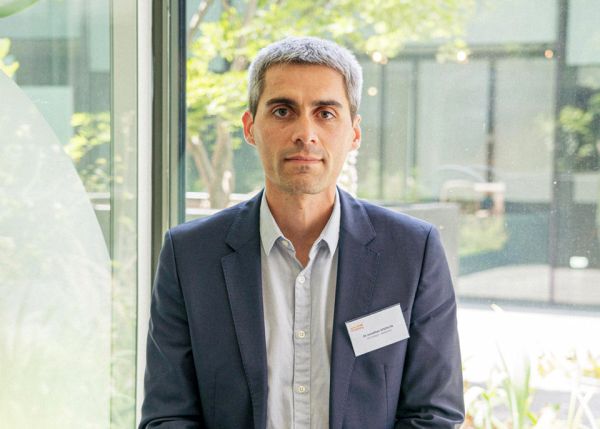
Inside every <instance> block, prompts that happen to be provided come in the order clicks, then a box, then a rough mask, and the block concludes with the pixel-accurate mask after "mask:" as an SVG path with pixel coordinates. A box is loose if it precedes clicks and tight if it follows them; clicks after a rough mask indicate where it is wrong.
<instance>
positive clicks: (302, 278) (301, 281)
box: [298, 276, 306, 284]
mask: <svg viewBox="0 0 600 429" xmlns="http://www.w3.org/2000/svg"><path fill="white" fill-rule="evenodd" d="M305 281H306V277H304V276H298V282H299V283H300V284H304V282H305Z"/></svg>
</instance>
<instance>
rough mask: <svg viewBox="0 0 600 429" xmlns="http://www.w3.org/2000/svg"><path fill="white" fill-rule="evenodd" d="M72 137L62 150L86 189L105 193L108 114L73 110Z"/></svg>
mask: <svg viewBox="0 0 600 429" xmlns="http://www.w3.org/2000/svg"><path fill="white" fill-rule="evenodd" d="M71 125H72V126H73V131H74V134H73V137H71V140H70V141H69V143H68V144H67V145H66V146H65V151H66V152H67V154H68V155H69V156H70V157H71V159H72V160H73V163H74V164H75V168H76V169H77V172H78V173H79V176H80V177H81V180H82V181H83V184H84V186H85V188H86V190H87V191H88V192H108V190H109V184H110V165H109V155H110V138H111V137H110V114H109V112H99V113H75V114H73V116H72V118H71Z"/></svg>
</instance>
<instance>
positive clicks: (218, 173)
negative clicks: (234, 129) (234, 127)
mask: <svg viewBox="0 0 600 429" xmlns="http://www.w3.org/2000/svg"><path fill="white" fill-rule="evenodd" d="M212 169H213V173H214V174H213V175H212V178H211V180H210V182H209V183H208V192H209V193H210V206H211V208H214V209H220V208H223V207H227V205H228V204H229V196H230V195H231V193H232V192H233V184H234V177H233V143H232V139H231V134H230V132H229V126H228V124H227V122H224V121H223V120H220V119H218V120H217V141H216V144H215V151H214V152H213V156H212Z"/></svg>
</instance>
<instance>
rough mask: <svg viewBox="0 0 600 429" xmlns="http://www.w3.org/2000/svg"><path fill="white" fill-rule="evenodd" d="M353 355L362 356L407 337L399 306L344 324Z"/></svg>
mask: <svg viewBox="0 0 600 429" xmlns="http://www.w3.org/2000/svg"><path fill="white" fill-rule="evenodd" d="M346 329H347V330H348V335H350V341H352V347H353V348H354V355H355V356H357V357H358V356H360V355H364V354H365V353H368V352H370V351H373V350H377V349H380V348H381V347H385V346H389V345H390V344H394V343H397V342H398V341H402V340H405V339H406V338H408V337H409V335H408V329H407V328H406V323H405V322H404V317H403V316H402V309H401V308H400V304H396V305H392V306H391V307H387V308H384V309H383V310H380V311H378V312H376V313H372V314H369V315H367V316H363V317H360V318H358V319H354V320H350V321H348V322H346Z"/></svg>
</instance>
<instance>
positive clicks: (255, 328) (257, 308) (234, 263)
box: [221, 193, 267, 429]
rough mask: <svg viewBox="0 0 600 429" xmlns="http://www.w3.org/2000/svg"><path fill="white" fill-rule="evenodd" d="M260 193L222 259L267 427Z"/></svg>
mask: <svg viewBox="0 0 600 429" xmlns="http://www.w3.org/2000/svg"><path fill="white" fill-rule="evenodd" d="M261 196H262V193H259V195H257V196H256V197H254V198H253V199H251V200H250V201H249V202H248V203H247V204H246V205H245V206H244V207H243V208H242V209H241V212H240V214H239V215H238V217H237V219H236V221H235V222H234V223H233V224H232V226H231V228H230V229H229V233H228V235H227V238H226V242H227V244H228V245H229V246H231V247H232V249H233V250H234V251H233V252H232V253H230V254H229V255H227V256H224V257H223V258H222V259H221V265H222V268H223V275H224V277H225V284H226V286H227V294H228V296H229V305H230V307H231V314H232V316H233V323H234V325H235V332H236V335H237V340H238V345H239V349H240V353H241V355H242V362H243V365H244V370H245V372H246V379H247V382H248V387H249V390H250V397H251V398H252V410H253V417H254V427H255V428H256V429H264V428H265V427H266V419H267V356H266V355H267V352H266V342H265V324H264V313H263V300H262V280H261V271H260V233H259V213H260V212H259V208H260V199H261Z"/></svg>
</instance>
